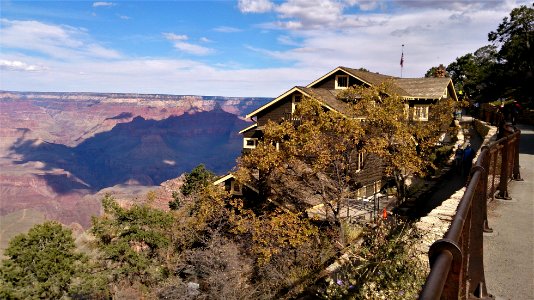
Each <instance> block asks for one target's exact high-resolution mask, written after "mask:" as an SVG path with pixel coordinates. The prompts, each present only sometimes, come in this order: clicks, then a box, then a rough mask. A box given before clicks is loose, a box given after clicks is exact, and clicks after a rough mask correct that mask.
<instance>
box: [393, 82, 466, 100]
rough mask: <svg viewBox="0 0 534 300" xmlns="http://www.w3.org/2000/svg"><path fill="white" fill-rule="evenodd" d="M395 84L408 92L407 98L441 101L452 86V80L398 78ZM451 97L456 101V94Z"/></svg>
mask: <svg viewBox="0 0 534 300" xmlns="http://www.w3.org/2000/svg"><path fill="white" fill-rule="evenodd" d="M394 84H395V85H397V86H399V87H400V88H401V89H403V90H404V91H406V96H407V97H410V98H424V99H440V98H441V97H442V96H443V95H444V94H445V92H446V90H447V89H448V88H449V85H451V86H452V79H450V78H447V77H442V78H433V77H432V78H397V79H395V80H394ZM453 90H454V89H453ZM406 96H405V97H406ZM451 97H453V98H454V99H455V100H456V94H454V95H451Z"/></svg>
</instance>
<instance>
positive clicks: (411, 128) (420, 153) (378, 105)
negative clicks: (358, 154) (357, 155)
mask: <svg viewBox="0 0 534 300" xmlns="http://www.w3.org/2000/svg"><path fill="white" fill-rule="evenodd" d="M338 97H340V98H349V99H350V98H354V99H357V100H355V101H354V104H353V109H354V111H355V114H356V115H362V116H365V121H364V122H362V123H361V124H360V126H361V127H362V129H363V131H364V135H363V136H362V139H361V145H362V149H363V151H365V152H366V153H373V154H374V155H377V156H378V157H380V158H381V159H382V161H383V162H384V165H385V173H386V175H388V176H390V178H392V179H394V182H395V185H396V187H397V193H398V196H399V199H400V200H401V201H402V200H403V199H404V198H405V197H406V180H407V178H408V177H410V176H414V175H416V176H422V175H424V174H425V172H426V170H427V169H428V168H431V167H433V166H434V165H433V160H432V159H430V157H431V154H432V153H433V151H435V149H436V146H437V144H438V141H439V139H440V136H441V135H442V134H443V133H444V131H446V130H447V129H448V126H449V124H450V123H451V121H452V113H451V112H452V109H453V106H454V102H453V101H452V100H451V99H442V100H439V101H438V102H437V103H435V104H433V105H431V107H430V109H429V111H430V116H429V119H428V121H424V122H419V121H413V120H412V119H411V118H410V116H411V115H413V111H411V109H410V108H409V106H408V103H407V102H406V101H405V100H403V99H402V98H401V97H400V96H398V95H397V94H395V93H394V92H392V91H391V88H390V85H389V84H388V83H384V84H381V85H378V86H373V87H358V86H355V87H351V88H349V89H347V90H345V91H344V92H343V93H341V94H340V95H339V96H338Z"/></svg>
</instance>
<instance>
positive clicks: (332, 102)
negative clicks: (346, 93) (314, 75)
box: [245, 86, 346, 118]
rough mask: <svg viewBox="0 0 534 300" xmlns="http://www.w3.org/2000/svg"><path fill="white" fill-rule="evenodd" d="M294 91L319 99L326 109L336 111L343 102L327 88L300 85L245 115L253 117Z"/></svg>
mask: <svg viewBox="0 0 534 300" xmlns="http://www.w3.org/2000/svg"><path fill="white" fill-rule="evenodd" d="M318 90H321V91H320V92H319V91H318ZM294 92H300V93H301V94H302V95H304V96H307V97H310V98H315V99H316V100H318V101H320V102H321V104H322V105H324V106H325V107H327V108H328V109H331V110H335V111H338V109H336V107H337V108H341V105H340V104H341V103H343V102H342V101H339V100H337V99H336V96H335V95H334V94H333V93H332V92H331V91H328V90H325V89H310V88H305V87H302V86H295V87H293V88H292V89H290V90H288V91H287V92H285V93H283V94H282V95H280V96H278V97H276V98H275V99H274V100H272V101H271V102H269V103H267V104H265V105H263V106H261V107H259V108H257V109H256V110H255V111H253V112H251V113H249V114H247V115H246V116H245V117H246V118H251V117H254V116H255V115H257V114H258V113H259V112H260V111H262V110H264V109H266V108H268V107H270V106H272V105H274V104H275V103H277V102H279V101H280V100H282V99H284V98H286V97H287V96H289V95H291V94H292V93H294ZM319 94H321V95H323V96H325V98H324V99H323V97H318V96H319ZM338 103H339V104H338ZM345 105H346V104H345ZM339 112H342V111H339Z"/></svg>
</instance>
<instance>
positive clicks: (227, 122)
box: [0, 92, 270, 227]
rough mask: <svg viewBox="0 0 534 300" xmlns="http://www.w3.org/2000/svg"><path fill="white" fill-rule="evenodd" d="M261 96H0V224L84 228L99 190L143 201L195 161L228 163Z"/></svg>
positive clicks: (220, 169) (217, 167) (217, 166)
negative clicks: (11, 220)
mask: <svg viewBox="0 0 534 300" xmlns="http://www.w3.org/2000/svg"><path fill="white" fill-rule="evenodd" d="M269 100H270V99H266V98H236V97H232V98H225V97H202V96H173V95H138V94H93V93H33V92H28V93H21V92H0V125H1V126H0V216H5V215H7V214H12V213H15V212H17V211H20V210H23V209H33V210H36V211H38V212H40V213H43V214H44V215H45V217H46V218H49V219H57V220H59V221H61V222H63V223H65V224H71V223H78V224H81V225H82V226H84V227H87V226H89V225H90V217H91V216H92V215H97V214H99V213H100V209H101V208H100V198H101V196H102V192H100V191H103V190H105V191H106V192H112V193H113V191H114V189H115V190H116V191H117V193H119V194H120V195H121V197H123V198H128V197H130V196H131V197H132V198H135V197H138V198H141V197H145V194H146V192H147V191H148V190H149V189H150V187H153V186H159V185H160V184H161V183H162V182H165V181H168V180H170V179H173V178H176V177H178V176H179V175H180V174H182V173H183V172H187V171H190V170H191V169H192V168H193V167H195V166H196V165H198V164H200V163H204V164H205V165H206V166H207V167H208V168H209V169H212V170H213V171H215V172H216V173H219V174H222V173H224V172H227V171H228V170H230V169H231V168H232V167H233V166H234V165H235V159H236V158H237V156H238V155H239V154H240V151H241V147H242V140H241V137H240V136H239V134H238V131H239V130H240V129H243V128H245V127H247V126H249V125H250V124H251V123H249V122H248V121H246V120H244V118H243V117H242V116H244V115H245V113H246V112H249V111H252V110H253V109H255V108H257V107H259V106H261V105H263V104H264V103H266V102H267V101H269Z"/></svg>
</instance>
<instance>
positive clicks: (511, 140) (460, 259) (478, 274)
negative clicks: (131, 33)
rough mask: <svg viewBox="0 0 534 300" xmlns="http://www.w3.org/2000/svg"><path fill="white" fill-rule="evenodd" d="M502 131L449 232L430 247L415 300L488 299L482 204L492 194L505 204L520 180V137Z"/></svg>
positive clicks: (486, 151)
mask: <svg viewBox="0 0 534 300" xmlns="http://www.w3.org/2000/svg"><path fill="white" fill-rule="evenodd" d="M503 129H504V130H503V131H501V133H502V134H503V135H505V136H504V137H503V138H501V139H499V140H498V141H496V142H493V143H491V144H490V145H488V146H484V147H482V150H481V152H480V155H479V157H478V159H477V161H476V164H475V166H474V167H473V168H472V169H471V176H470V179H469V181H468V183H467V188H466V190H465V192H464V195H463V197H462V199H461V200H460V203H459V204H458V208H457V211H456V214H455V216H454V218H453V220H452V222H451V226H450V227H449V230H448V231H447V233H446V234H445V236H444V238H443V239H441V240H438V241H436V242H434V243H433V244H432V246H431V247H430V250H429V253H428V256H429V261H430V268H431V270H430V274H429V275H428V277H427V279H426V282H425V285H424V287H423V289H422V291H421V293H420V294H419V299H424V300H429V299H493V296H491V295H490V294H488V292H487V289H486V280H485V277H484V262H483V233H484V232H491V229H490V228H489V227H488V220H487V202H488V199H489V200H492V199H493V197H494V195H495V194H497V198H501V199H510V198H509V195H508V182H509V181H510V180H521V175H520V173H519V139H520V136H521V131H520V130H517V129H515V128H512V127H511V126H507V127H504V128H503ZM496 178H498V180H499V184H498V185H495V184H494V182H495V180H496ZM490 179H491V183H492V184H491V185H489V184H488V182H489V180H490ZM497 190H498V193H497Z"/></svg>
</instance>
